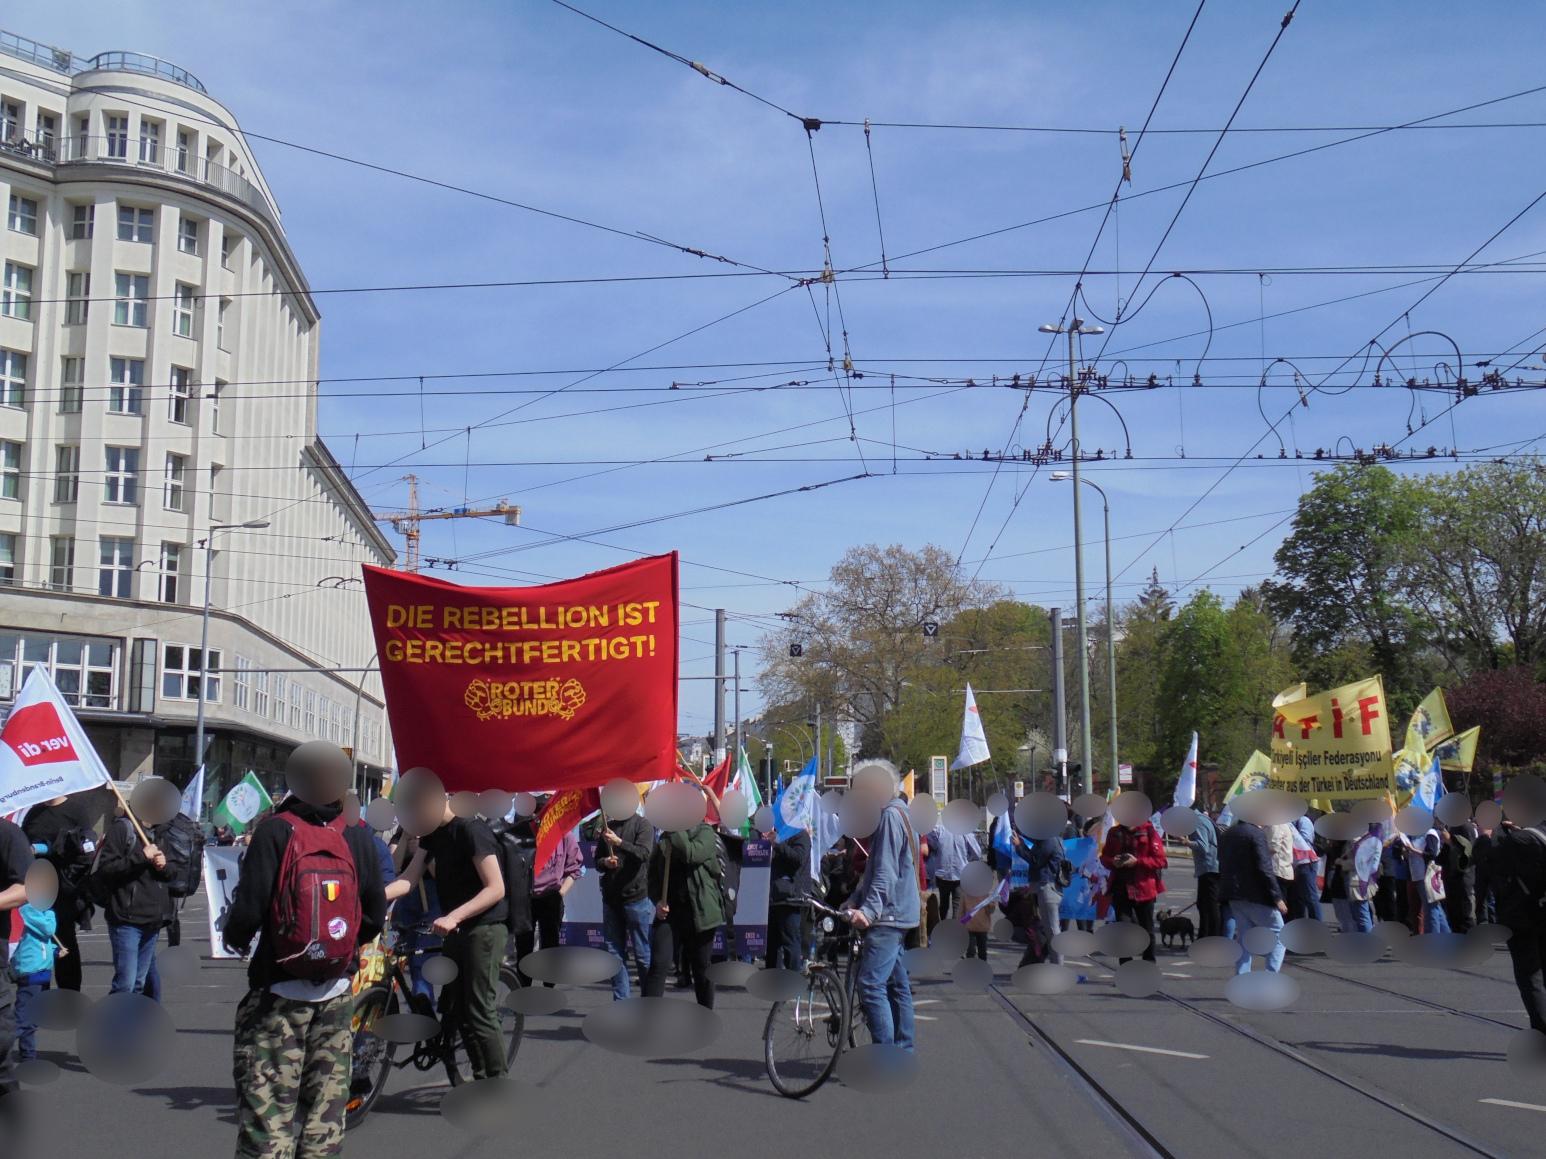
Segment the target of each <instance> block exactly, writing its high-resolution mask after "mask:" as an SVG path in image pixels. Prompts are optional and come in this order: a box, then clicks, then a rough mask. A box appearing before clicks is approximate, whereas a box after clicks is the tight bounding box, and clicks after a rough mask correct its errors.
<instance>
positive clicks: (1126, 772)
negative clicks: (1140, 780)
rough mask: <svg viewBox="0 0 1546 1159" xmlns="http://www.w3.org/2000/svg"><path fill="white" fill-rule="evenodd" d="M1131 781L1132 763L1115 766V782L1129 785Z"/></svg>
mask: <svg viewBox="0 0 1546 1159" xmlns="http://www.w3.org/2000/svg"><path fill="white" fill-rule="evenodd" d="M1132 783H1133V766H1132V765H1118V766H1117V784H1119V785H1131V784H1132Z"/></svg>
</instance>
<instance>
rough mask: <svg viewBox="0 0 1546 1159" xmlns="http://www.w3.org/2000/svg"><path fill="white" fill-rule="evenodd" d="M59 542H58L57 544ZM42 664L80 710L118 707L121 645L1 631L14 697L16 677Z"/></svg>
mask: <svg viewBox="0 0 1546 1159" xmlns="http://www.w3.org/2000/svg"><path fill="white" fill-rule="evenodd" d="M56 542H57V541H56ZM34 664H42V665H43V666H44V667H45V668H47V669H48V673H49V675H50V676H52V677H53V679H54V686H55V687H57V688H58V689H59V693H60V695H61V696H63V698H64V699H65V700H66V701H67V702H68V703H69V704H71V705H73V706H75V707H77V708H113V707H115V706H116V704H117V701H116V700H115V689H114V687H113V676H114V673H116V672H117V670H118V644H117V642H116V641H113V640H100V639H90V638H83V637H80V636H59V635H55V634H52V633H51V634H49V635H46V636H44V635H32V634H29V633H21V632H18V633H6V632H0V669H8V670H9V671H10V673H11V675H12V680H11V682H10V686H11V695H12V696H13V697H14V696H15V695H16V694H17V693H18V692H20V691H21V683H22V682H21V680H19V679H16V677H17V676H20V675H22V674H23V673H25V672H27V671H29V670H30V669H31V668H32V666H33V665H34Z"/></svg>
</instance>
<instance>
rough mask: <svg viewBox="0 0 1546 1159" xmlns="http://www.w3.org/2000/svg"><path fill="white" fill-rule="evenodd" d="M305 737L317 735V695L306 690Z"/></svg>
mask: <svg viewBox="0 0 1546 1159" xmlns="http://www.w3.org/2000/svg"><path fill="white" fill-rule="evenodd" d="M306 735H307V736H316V735H317V694H316V693H315V692H313V691H312V690H311V689H309V688H308V689H307V690H306Z"/></svg>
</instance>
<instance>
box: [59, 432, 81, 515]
mask: <svg viewBox="0 0 1546 1159" xmlns="http://www.w3.org/2000/svg"><path fill="white" fill-rule="evenodd" d="M80 487H81V449H80V447H78V446H77V445H76V444H74V443H59V444H58V445H56V446H55V447H54V502H55V503H74V502H75V497H76V496H77V495H78V494H79V493H80Z"/></svg>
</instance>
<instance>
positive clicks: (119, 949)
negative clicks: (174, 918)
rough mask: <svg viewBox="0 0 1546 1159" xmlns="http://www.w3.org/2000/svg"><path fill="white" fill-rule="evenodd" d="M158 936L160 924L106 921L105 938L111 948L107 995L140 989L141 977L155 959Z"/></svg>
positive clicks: (138, 990) (141, 984)
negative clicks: (109, 980) (130, 924)
mask: <svg viewBox="0 0 1546 1159" xmlns="http://www.w3.org/2000/svg"><path fill="white" fill-rule="evenodd" d="M160 936H161V927H160V926H124V925H118V924H116V923H114V922H108V924H107V940H108V944H109V945H111V946H112V947H113V984H112V985H111V986H109V987H108V991H107V992H108V993H109V994H122V993H123V992H124V991H126V990H127V991H132V992H133V993H136V994H139V993H142V992H143V991H144V989H145V976H146V975H147V974H149V973H150V965H151V963H152V962H154V961H155V960H156V939H157V938H158V937H160Z"/></svg>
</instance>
